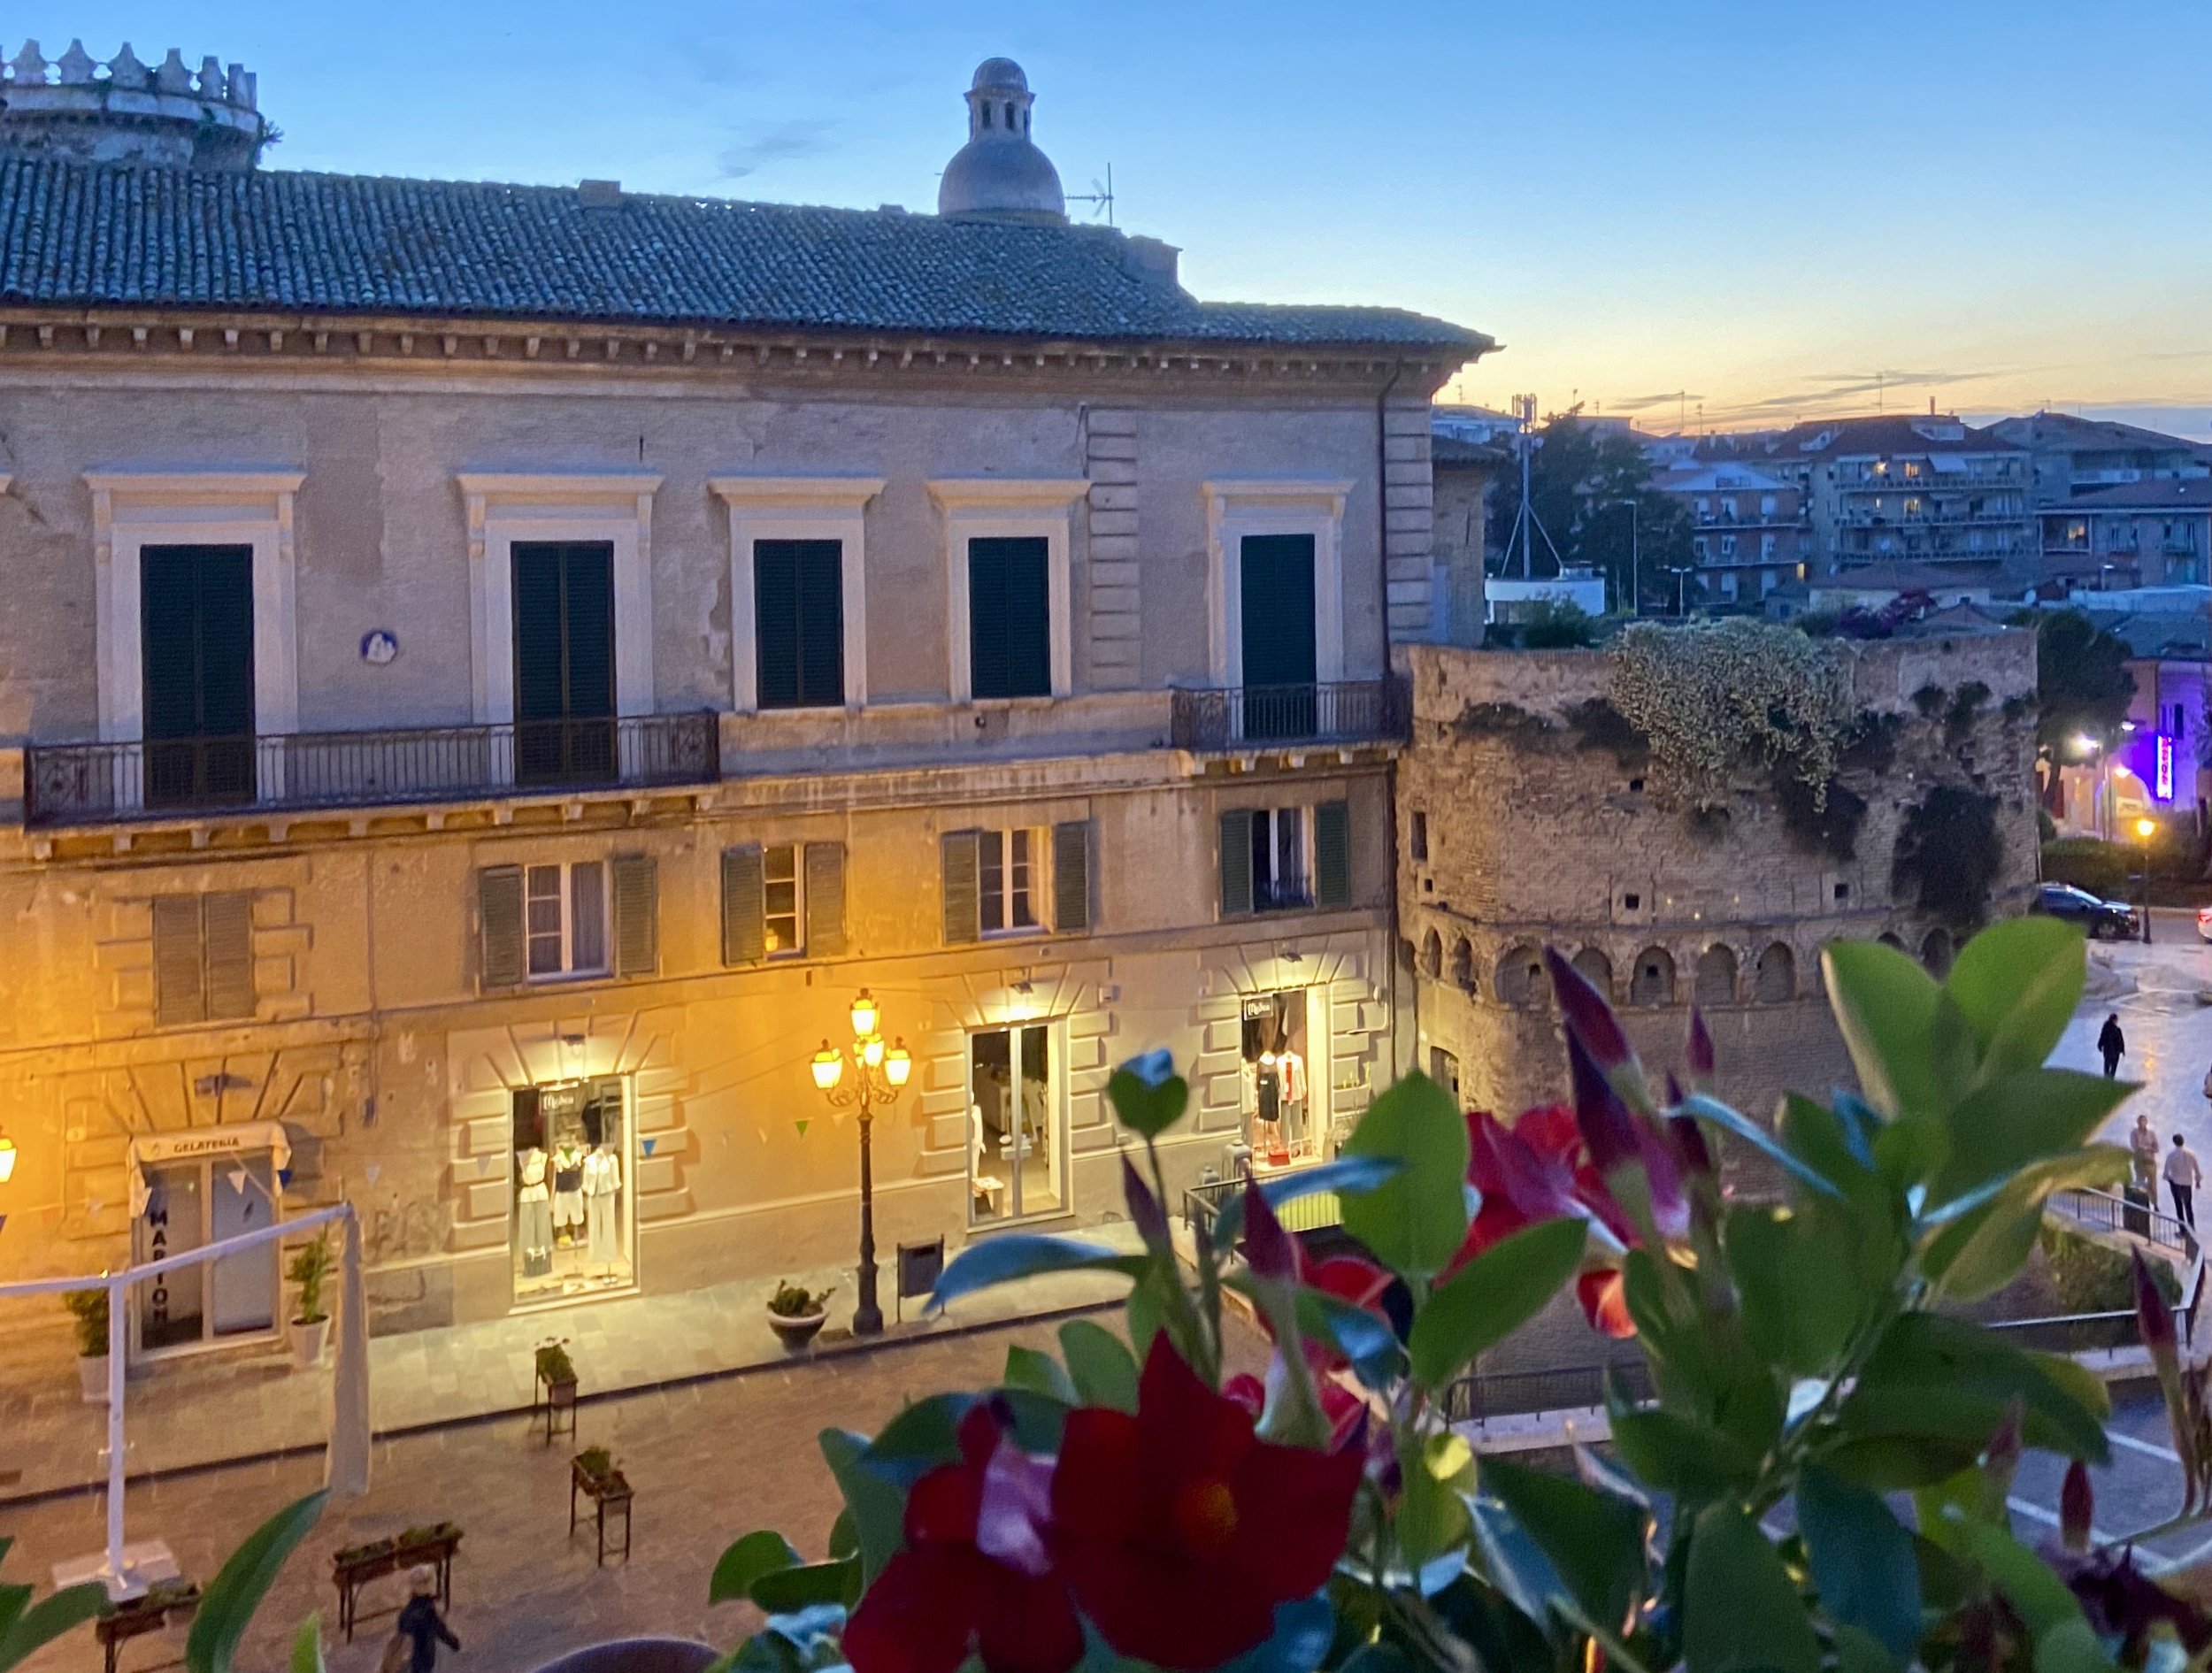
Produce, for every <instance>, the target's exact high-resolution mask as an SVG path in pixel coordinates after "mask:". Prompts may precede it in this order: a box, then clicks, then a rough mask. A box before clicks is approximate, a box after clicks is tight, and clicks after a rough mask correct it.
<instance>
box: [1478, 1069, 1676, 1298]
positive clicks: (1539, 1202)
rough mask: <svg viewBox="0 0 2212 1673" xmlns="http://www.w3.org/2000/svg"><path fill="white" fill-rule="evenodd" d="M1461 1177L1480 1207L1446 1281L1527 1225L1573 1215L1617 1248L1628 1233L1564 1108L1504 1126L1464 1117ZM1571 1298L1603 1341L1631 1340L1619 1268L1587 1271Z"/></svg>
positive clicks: (1525, 1115) (1531, 1112) (1484, 1117)
mask: <svg viewBox="0 0 2212 1673" xmlns="http://www.w3.org/2000/svg"><path fill="white" fill-rule="evenodd" d="M1467 1138H1468V1152H1467V1154H1468V1162H1467V1178H1468V1182H1469V1183H1470V1184H1471V1185H1472V1186H1474V1187H1475V1189H1476V1190H1478V1191H1479V1192H1480V1193H1482V1207H1481V1208H1480V1209H1478V1210H1477V1211H1476V1214H1475V1219H1474V1224H1472V1225H1471V1226H1469V1227H1468V1228H1467V1240H1466V1241H1465V1242H1464V1243H1463V1244H1462V1245H1460V1248H1459V1253H1458V1254H1457V1255H1454V1256H1453V1257H1452V1262H1451V1265H1450V1266H1448V1268H1446V1269H1445V1272H1444V1276H1445V1277H1446V1278H1449V1277H1450V1276H1451V1275H1452V1274H1453V1273H1454V1272H1456V1271H1457V1270H1459V1269H1460V1268H1461V1267H1463V1266H1464V1265H1466V1264H1467V1262H1470V1261H1471V1260H1473V1259H1474V1258H1475V1256H1477V1255H1480V1254H1481V1253H1482V1252H1483V1251H1484V1250H1485V1249H1486V1248H1489V1247H1491V1246H1492V1245H1493V1244H1495V1243H1499V1242H1502V1241H1503V1240H1504V1239H1507V1238H1509V1237H1510V1236H1511V1235H1512V1234H1513V1233H1514V1232H1518V1231H1520V1230H1521V1229H1522V1228H1523V1227H1525V1226H1531V1225H1535V1224H1538V1223H1540V1222H1541V1221H1545V1220H1563V1219H1566V1218H1568V1217H1570V1216H1581V1217H1584V1218H1586V1219H1590V1220H1593V1221H1594V1222H1595V1223H1596V1224H1599V1225H1601V1226H1602V1227H1603V1228H1604V1229H1605V1230H1606V1231H1607V1232H1610V1233H1611V1234H1612V1236H1613V1239H1614V1240H1615V1241H1616V1242H1617V1243H1619V1244H1620V1245H1622V1246H1623V1247H1629V1246H1632V1245H1633V1244H1634V1243H1635V1241H1636V1234H1635V1232H1634V1230H1633V1229H1632V1227H1631V1226H1630V1224H1629V1223H1628V1216H1626V1215H1625V1214H1624V1213H1623V1212H1622V1211H1621V1205H1620V1204H1619V1203H1617V1202H1616V1201H1614V1200H1613V1193H1611V1192H1609V1191H1608V1190H1607V1189H1606V1188H1605V1181H1604V1180H1602V1179H1601V1178H1599V1177H1598V1172H1597V1170H1596V1169H1595V1168H1594V1167H1592V1166H1591V1165H1590V1163H1588V1161H1586V1159H1584V1157H1583V1154H1582V1151H1583V1144H1582V1133H1581V1131H1580V1129H1579V1128H1578V1127H1577V1126H1576V1124H1575V1117H1574V1111H1573V1110H1571V1109H1568V1108H1567V1107H1566V1106H1565V1105H1563V1104H1548V1105H1546V1106H1544V1107H1543V1108H1541V1109H1528V1110H1524V1111H1523V1112H1522V1113H1521V1116H1520V1117H1519V1119H1517V1121H1516V1122H1515V1123H1514V1124H1513V1125H1511V1126H1510V1127H1509V1126H1507V1125H1505V1124H1504V1123H1502V1122H1501V1121H1499V1120H1497V1119H1496V1118H1495V1117H1493V1116H1490V1115H1488V1114H1487V1113H1486V1112H1485V1111H1482V1110H1479V1109H1472V1110H1470V1111H1468V1113H1467ZM1575 1293H1576V1297H1577V1299H1578V1300H1579V1301H1581V1303H1582V1311H1583V1313H1584V1315H1585V1316H1586V1317H1587V1318H1588V1319H1589V1321H1590V1324H1591V1325H1592V1327H1593V1328H1594V1329H1596V1330H1599V1331H1603V1332H1604V1333H1605V1334H1606V1335H1608V1336H1619V1337H1625V1336H1632V1335H1634V1334H1635V1333H1636V1327H1635V1325H1634V1324H1633V1323H1632V1322H1631V1320H1630V1318H1629V1316H1628V1301H1627V1297H1626V1294H1625V1293H1624V1285H1623V1284H1622V1280H1621V1274H1620V1270H1619V1269H1618V1268H1617V1267H1610V1266H1608V1267H1601V1268H1596V1269H1594V1270H1590V1271H1587V1272H1585V1273H1583V1274H1582V1276H1581V1277H1580V1278H1578V1279H1577V1280H1576V1281H1575Z"/></svg>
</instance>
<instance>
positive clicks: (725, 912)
mask: <svg viewBox="0 0 2212 1673" xmlns="http://www.w3.org/2000/svg"><path fill="white" fill-rule="evenodd" d="M765 892H766V891H765V887H764V884H763V881H762V877H761V861H760V847H759V845H758V844H757V843H753V844H749V845H748V846H746V847H744V848H725V849H723V850H722V962H723V963H725V964H757V963H760V961H761V960H762V959H764V958H766V957H767V956H768V928H767V925H766V922H765V921H764V919H765V914H764V895H765Z"/></svg>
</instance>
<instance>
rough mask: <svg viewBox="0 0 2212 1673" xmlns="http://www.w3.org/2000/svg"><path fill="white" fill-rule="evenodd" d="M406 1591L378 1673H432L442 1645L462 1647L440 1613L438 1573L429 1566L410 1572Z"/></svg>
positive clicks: (453, 1648)
mask: <svg viewBox="0 0 2212 1673" xmlns="http://www.w3.org/2000/svg"><path fill="white" fill-rule="evenodd" d="M407 1590H408V1592H409V1594H410V1595H409V1597H408V1599H407V1605H406V1607H405V1608H403V1609H401V1610H400V1612H399V1622H398V1624H396V1626H394V1627H393V1629H392V1636H391V1638H389V1639H388V1641H387V1642H386V1644H385V1646H384V1659H383V1660H382V1661H380V1663H379V1664H378V1667H377V1673H432V1669H434V1668H435V1667H436V1666H437V1665H438V1646H439V1644H440V1643H441V1642H443V1644H444V1645H445V1646H446V1648H448V1649H449V1650H457V1649H459V1648H460V1647H461V1640H460V1639H458V1638H455V1637H454V1636H453V1629H452V1628H451V1627H449V1626H448V1625H447V1624H446V1623H445V1618H444V1617H443V1616H442V1615H440V1614H439V1613H438V1573H437V1570H436V1569H433V1568H431V1567H430V1566H429V1565H428V1564H427V1563H423V1564H420V1565H418V1566H417V1567H416V1568H414V1569H411V1570H409V1572H408V1576H407Z"/></svg>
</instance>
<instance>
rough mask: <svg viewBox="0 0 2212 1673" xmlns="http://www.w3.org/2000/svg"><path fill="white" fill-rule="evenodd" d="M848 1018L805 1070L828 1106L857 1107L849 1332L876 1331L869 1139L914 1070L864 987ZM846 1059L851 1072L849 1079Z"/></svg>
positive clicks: (879, 1324) (879, 1311) (879, 1314)
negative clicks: (848, 1029)
mask: <svg viewBox="0 0 2212 1673" xmlns="http://www.w3.org/2000/svg"><path fill="white" fill-rule="evenodd" d="M851 1019H852V1025H853V1043H852V1044H851V1045H850V1046H849V1047H847V1048H843V1049H840V1048H837V1047H835V1046H833V1045H831V1044H830V1043H829V1041H828V1040H824V1041H823V1042H822V1049H821V1050H819V1051H818V1052H816V1053H815V1054H814V1055H813V1056H812V1057H811V1058H810V1060H809V1061H808V1063H807V1071H808V1072H809V1073H810V1074H811V1075H812V1076H813V1077H814V1086H815V1089H816V1090H817V1091H818V1092H819V1093H820V1094H822V1096H823V1097H825V1098H826V1099H827V1100H828V1101H829V1105H830V1108H831V1109H858V1110H859V1111H860V1270H859V1273H858V1278H859V1282H858V1284H857V1285H855V1292H856V1294H857V1295H858V1297H859V1304H858V1305H857V1306H856V1307H855V1308H853V1334H854V1335H855V1336H876V1335H879V1334H881V1332H882V1330H883V1308H881V1307H880V1306H879V1305H878V1304H877V1302H876V1178H875V1163H874V1157H873V1155H872V1147H871V1140H872V1135H873V1132H874V1127H875V1117H876V1107H877V1106H878V1105H879V1104H880V1105H884V1106H886V1107H888V1106H889V1105H891V1104H894V1103H896V1102H897V1101H898V1096H899V1094H900V1093H901V1092H902V1091H903V1090H904V1089H905V1086H906V1083H907V1080H908V1078H910V1076H911V1075H912V1074H913V1072H914V1058H913V1055H912V1054H911V1053H910V1052H909V1051H908V1050H907V1049H906V1042H905V1041H904V1040H895V1041H893V1042H892V1044H891V1045H890V1046H888V1047H886V1046H885V1045H884V1043H883V1036H882V1034H881V1033H879V1032H877V1027H876V1025H877V1024H878V1023H879V1021H881V1019H882V1015H881V1012H880V1011H879V1009H878V1008H877V1005H876V1001H875V999H874V997H873V996H872V994H870V993H869V992H868V990H867V989H866V988H862V989H861V990H860V993H859V994H858V996H857V997H856V998H855V999H854V1001H853V1004H852V1013H851ZM847 1063H850V1064H851V1066H852V1071H853V1077H852V1080H851V1082H850V1083H849V1084H847V1082H846V1080H845V1069H846V1065H847Z"/></svg>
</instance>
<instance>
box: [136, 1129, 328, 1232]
mask: <svg viewBox="0 0 2212 1673" xmlns="http://www.w3.org/2000/svg"><path fill="white" fill-rule="evenodd" d="M264 1151H266V1152H267V1153H268V1156H269V1165H270V1166H271V1167H272V1168H273V1169H274V1170H276V1171H277V1172H279V1173H281V1172H283V1171H284V1170H285V1169H287V1168H288V1167H290V1166H291V1165H292V1140H291V1139H290V1138H289V1137H288V1135H287V1134H286V1132H285V1131H284V1124H283V1123H282V1122H280V1121H236V1122H231V1123H229V1124H226V1125H224V1126H220V1127H193V1128H189V1129H188V1130H187V1131H185V1132H142V1133H140V1134H139V1135H138V1136H137V1137H136V1138H134V1139H133V1140H131V1213H132V1214H133V1215H134V1216H135V1215H142V1214H143V1213H145V1212H146V1200H147V1195H148V1191H147V1184H146V1170H147V1169H148V1168H150V1167H157V1166H159V1165H160V1164H161V1163H167V1162H204V1161H206V1160H207V1159H208V1158H209V1157H211V1156H235V1155H245V1154H247V1153H249V1152H251V1153H253V1154H256V1155H258V1154H260V1153H262V1152H264Z"/></svg>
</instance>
